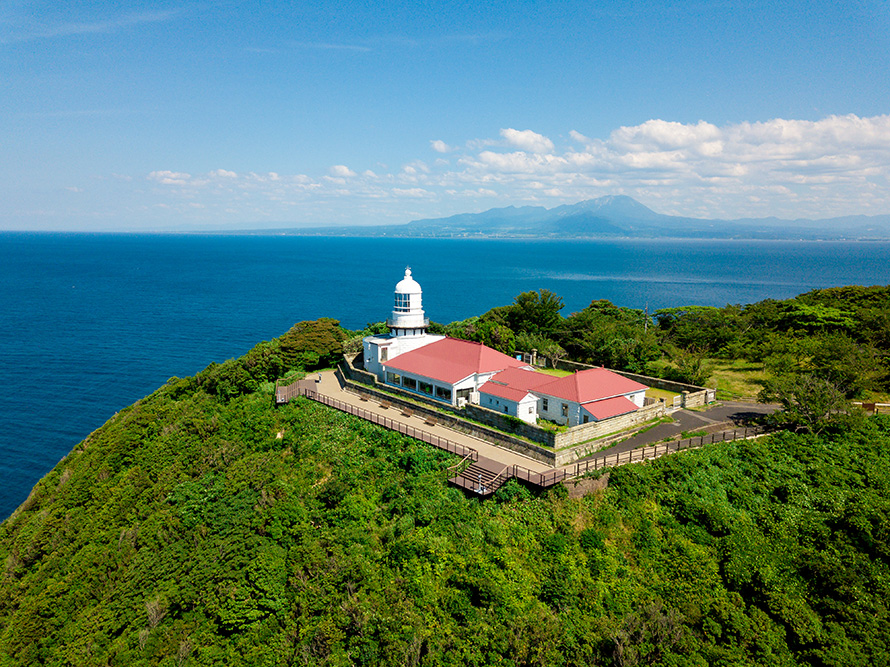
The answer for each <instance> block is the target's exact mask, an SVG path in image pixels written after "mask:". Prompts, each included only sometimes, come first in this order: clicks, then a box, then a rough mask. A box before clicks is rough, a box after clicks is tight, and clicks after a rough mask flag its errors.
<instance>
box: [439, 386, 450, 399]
mask: <svg viewBox="0 0 890 667" xmlns="http://www.w3.org/2000/svg"><path fill="white" fill-rule="evenodd" d="M436 398H441V399H442V400H443V401H450V400H451V390H450V389H446V388H445V387H436Z"/></svg>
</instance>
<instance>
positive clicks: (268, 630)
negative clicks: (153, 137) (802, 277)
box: [0, 288, 890, 667]
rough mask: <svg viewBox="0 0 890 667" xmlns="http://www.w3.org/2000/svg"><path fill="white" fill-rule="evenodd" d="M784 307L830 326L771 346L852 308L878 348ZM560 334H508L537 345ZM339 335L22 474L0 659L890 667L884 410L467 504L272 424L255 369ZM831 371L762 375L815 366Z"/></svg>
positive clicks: (339, 426)
mask: <svg viewBox="0 0 890 667" xmlns="http://www.w3.org/2000/svg"><path fill="white" fill-rule="evenodd" d="M852 289H854V290H863V289H864V288H852ZM881 289H884V288H881ZM826 292H829V291H826ZM811 294H812V293H811ZM856 294H859V295H860V296H862V295H861V294H860V292H858V291H857V292H856ZM805 297H808V295H803V296H802V297H798V299H804V298H805ZM843 298H844V299H847V300H848V301H851V302H852V300H851V299H849V298H848V297H843ZM882 298H886V293H884V296H883V297H882ZM557 299H558V298H557ZM792 301H795V300H792ZM519 302H520V299H517V304H516V305H517V306H518V305H519ZM862 302H869V301H868V299H866V298H865V297H864V296H863V297H862ZM775 303H776V304H784V303H786V302H775ZM542 304H543V305H547V308H549V309H550V310H551V311H553V307H554V306H555V305H561V304H555V303H553V299H550V298H549V297H548V296H547V295H543V294H540V293H539V294H538V297H537V298H529V299H527V300H526V303H525V304H524V305H523V306H521V307H522V308H523V311H524V314H520V315H517V314H516V313H515V311H511V310H510V309H511V308H512V307H510V306H508V307H505V308H504V309H501V310H500V311H498V312H496V313H487V314H486V315H485V316H483V317H482V318H479V321H482V322H483V323H485V322H492V323H493V324H494V325H497V326H499V327H504V328H506V329H508V330H509V331H510V332H511V333H512V332H514V329H513V328H512V327H517V328H518V327H519V326H520V325H518V324H517V322H522V321H523V319H522V318H523V317H532V318H535V317H537V315H534V313H535V312H536V310H535V309H536V308H537V307H538V306H541V305H542ZM800 304H804V305H807V306H811V307H812V308H817V305H814V304H821V306H820V307H824V308H834V309H836V310H839V311H842V312H844V313H846V315H838V314H837V313H835V312H833V311H831V312H827V313H826V311H824V310H821V311H819V313H821V314H819V317H820V318H823V319H825V318H827V319H830V320H831V321H832V322H833V323H834V324H831V325H828V324H825V323H824V322H823V324H821V325H818V326H817V325H815V324H813V323H812V321H811V322H810V326H812V329H810V330H801V331H798V330H797V329H793V328H789V329H787V330H785V329H777V330H776V331H775V332H774V335H772V336H771V335H768V334H765V335H766V337H767V338H773V339H775V340H778V339H779V338H782V337H784V339H785V340H786V341H795V340H798V341H804V340H805V338H806V336H808V335H809V336H814V337H817V338H818V337H820V336H835V335H841V332H839V331H836V330H835V329H834V328H832V327H836V326H842V325H843V321H844V318H845V317H851V318H853V319H854V320H855V321H856V322H858V323H859V325H857V327H854V328H853V329H848V330H847V331H846V333H843V335H845V336H847V338H848V339H849V340H851V341H853V342H854V343H855V344H856V346H857V349H860V350H861V349H864V347H865V346H867V345H871V346H872V347H873V348H874V349H875V350H878V351H880V350H886V349H887V348H886V341H882V340H879V337H880V335H881V332H879V331H877V329H878V328H879V327H880V326H881V325H880V322H881V321H882V320H881V317H880V314H879V313H877V312H875V313H873V318H872V320H868V321H872V322H874V323H875V324H874V327H875V329H874V330H871V331H870V330H868V329H867V327H865V325H863V322H865V321H866V320H867V318H866V315H865V312H866V311H867V310H868V309H867V308H865V307H863V308H860V309H858V310H856V309H852V308H846V309H844V308H840V307H839V306H838V305H837V304H832V303H831V302H828V303H826V302H820V301H818V299H817V300H815V301H807V300H802V301H800ZM755 305H757V304H755ZM788 307H790V308H794V307H796V306H795V305H794V304H790V305H788V304H786V306H781V307H779V306H778V305H776V306H775V308H772V309H766V308H765V307H763V308H764V309H766V310H770V312H788V311H787V310H786V309H787V308H788ZM747 308H749V307H746V308H744V309H741V310H742V311H746V310H747ZM876 308H877V309H879V307H877V306H876ZM613 310H617V311H619V312H617V313H616V312H613ZM718 310H720V309H718ZM730 310H731V309H730ZM804 310H805V309H804ZM817 310H818V309H817ZM622 311H626V309H617V308H616V307H614V306H611V304H607V303H604V302H594V304H591V308H589V309H587V313H586V315H584V317H589V318H591V320H596V318H606V319H604V320H603V321H609V322H612V323H613V324H614V325H615V329H614V331H615V332H617V333H616V336H617V335H619V334H624V333H627V332H633V331H635V329H634V328H633V327H634V326H636V325H635V324H634V321H633V317H632V316H634V315H633V311H631V312H622ZM511 312H512V313H513V314H512V315H511V314H510V313H511ZM801 312H804V311H801ZM529 313H532V315H528V314H529ZM555 313H556V314H557V316H558V313H559V308H556V309H555ZM851 313H852V314H851ZM711 315H713V313H711ZM810 315H812V311H810ZM548 317H549V316H548ZM572 317H574V316H572ZM667 317H668V318H669V319H671V320H672V321H673V324H672V325H671V326H670V327H669V326H667V325H665V330H664V331H662V330H661V325H659V331H657V332H655V333H654V334H653V335H654V336H656V343H655V344H656V345H657V346H661V345H664V344H665V343H664V340H665V338H664V337H665V336H666V333H665V331H667V329H670V328H674V329H675V330H676V331H677V332H678V333H675V334H674V335H675V338H674V339H673V343H674V344H676V345H680V346H682V345H684V344H685V343H684V342H683V341H682V336H681V335H680V333H679V331H682V327H680V328H679V329H677V327H679V326H680V325H679V323H681V322H683V321H684V318H685V317H687V315H686V314H677V313H673V314H667ZM739 317H748V315H743V314H742V315H739ZM751 317H753V315H751ZM807 317H809V315H807ZM764 318H765V316H764ZM570 319H572V318H571V317H570V318H564V319H561V318H559V317H557V319H556V324H553V321H552V319H549V320H545V319H542V320H540V321H539V322H550V324H549V325H547V326H551V327H557V328H553V329H547V328H545V327H543V326H539V328H538V329H537V330H533V329H531V328H529V327H528V325H527V324H523V325H521V326H523V327H525V328H524V329H522V330H520V331H518V332H516V333H514V336H516V335H528V336H540V337H541V338H543V339H546V340H551V341H554V342H556V340H555V339H554V338H553V337H552V336H554V335H556V332H558V331H559V330H560V329H559V328H558V327H564V326H566V324H567V322H566V321H567V320H570ZM767 319H768V318H767ZM576 321H581V320H576ZM454 326H455V327H457V326H461V325H460V323H457V324H456V325H454ZM621 326H627V327H628V329H626V330H624V329H621ZM843 326H846V325H843ZM735 328H738V327H735ZM761 328H763V327H761ZM489 330H492V331H493V330H495V329H494V328H493V327H490V329H489ZM651 330H652V328H651V327H650V328H649V330H648V331H647V330H645V328H644V329H643V333H644V334H646V335H648V334H649V333H650V332H651ZM577 331H579V332H581V334H583V333H584V331H585V330H584V329H583V328H579V329H577ZM742 333H743V334H744V335H746V336H747V335H752V336H753V335H754V334H751V333H750V330H744V329H743V330H742ZM884 333H886V332H884ZM591 335H594V334H593V333H592V332H591ZM689 335H692V333H691V332H690V333H689ZM345 337H346V334H345V332H343V331H342V330H340V328H339V326H338V325H337V323H336V321H334V320H319V321H317V322H311V323H300V324H298V325H295V327H294V328H293V329H291V331H289V332H288V333H287V334H285V335H284V336H282V337H281V338H279V339H277V340H274V341H271V342H267V343H261V344H260V345H258V346H257V347H256V348H254V349H253V350H251V351H250V352H249V353H248V354H247V355H245V356H244V357H241V358H240V359H237V360H230V361H228V362H226V363H224V364H212V365H211V366H209V367H208V368H207V369H206V370H205V371H202V372H201V373H199V374H198V375H197V376H195V377H192V378H184V379H179V378H171V380H170V381H169V382H168V383H167V384H166V385H165V386H163V387H161V388H160V389H158V390H157V391H156V392H154V393H153V394H151V395H150V396H148V397H146V398H145V399H142V400H141V401H139V402H137V403H136V404H134V405H133V406H130V407H129V408H126V409H124V410H122V411H121V412H120V413H118V414H117V415H115V417H114V418H112V419H111V420H109V422H108V423H107V424H105V425H104V426H103V427H102V428H100V429H98V430H97V431H95V432H94V433H93V434H91V435H90V436H89V437H88V438H87V439H86V440H85V441H84V442H83V443H81V444H80V445H78V446H77V447H76V448H75V449H74V450H73V451H72V452H71V454H69V456H67V457H66V458H65V459H64V460H63V461H61V462H60V463H59V465H58V466H57V467H56V468H55V469H54V470H53V471H52V472H51V473H50V474H48V475H47V476H46V477H45V478H44V479H43V480H41V482H40V483H38V484H37V486H36V487H35V488H34V490H33V492H32V494H31V495H30V496H29V498H28V500H27V501H26V502H25V503H24V504H23V505H22V507H20V508H19V510H17V511H16V513H15V514H14V515H13V516H12V517H10V518H9V519H8V520H7V521H5V522H4V523H3V524H2V526H0V561H2V563H3V571H2V575H0V667H6V666H7V665H9V666H11V665H30V664H52V665H97V664H110V665H208V664H217V665H233V664H234V665H237V664H244V665H290V664H297V665H303V664H305V665H356V664H359V665H380V664H390V665H406V664H407V665H411V664H423V665H440V664H445V665H468V664H469V665H595V664H602V665H650V664H662V665H702V666H704V665H746V664H750V665H775V664H780V665H879V664H888V663H890V631H888V629H887V628H888V627H890V613H888V601H890V419H888V418H887V417H874V418H870V419H864V418H862V417H861V416H857V415H855V414H850V415H844V416H843V417H842V418H841V417H839V416H838V415H836V414H828V415H823V416H822V418H820V419H819V420H818V421H817V422H815V423H816V424H817V425H818V427H816V428H811V429H810V432H808V433H791V432H784V433H780V434H777V435H772V436H769V437H767V438H762V439H759V440H756V441H741V442H733V443H722V444H719V445H714V446H711V447H706V448H705V449H702V450H698V451H689V452H684V453H682V454H679V455H675V456H670V457H666V458H663V459H660V460H657V461H654V462H650V463H647V464H639V465H632V466H625V467H622V468H618V469H615V470H613V471H611V474H610V480H609V485H608V488H606V489H605V490H600V491H597V492H595V493H592V494H589V495H587V496H585V497H583V498H580V499H571V498H569V497H567V493H566V490H565V489H564V488H563V487H556V488H554V489H553V490H551V491H548V492H545V493H537V492H535V491H534V490H531V489H528V488H525V487H523V486H522V485H520V484H519V483H516V482H511V483H509V484H508V485H506V486H505V487H503V488H502V489H501V490H500V491H499V492H498V494H496V496H495V497H494V498H493V499H491V500H485V501H479V500H478V499H475V498H467V497H465V496H464V495H463V493H462V492H460V491H459V490H457V489H456V488H453V487H450V486H449V485H448V484H447V482H446V479H447V477H448V476H449V475H450V474H451V472H450V471H449V470H448V469H447V468H448V467H449V466H451V465H453V464H454V463H456V462H457V459H456V458H455V457H452V456H450V455H447V454H445V453H443V452H440V451H439V450H436V449H434V448H431V447H428V446H426V445H423V444H422V443H419V442H416V441H413V440H411V439H408V438H404V437H402V436H399V435H397V434H395V433H392V432H389V431H386V430H383V429H381V428H379V427H376V426H373V425H371V424H369V423H366V422H363V421H361V420H359V419H356V418H353V417H350V416H348V415H345V414H343V413H339V412H337V411H335V410H332V409H328V408H326V407H324V406H321V405H318V404H315V403H312V402H310V401H306V400H303V399H300V400H298V401H295V402H293V403H291V404H289V405H287V406H285V407H282V408H278V409H276V408H274V407H273V402H272V393H271V384H270V381H271V380H273V379H274V378H276V377H279V376H281V375H284V374H291V375H292V374H294V373H296V372H299V371H300V369H305V368H314V367H321V366H324V365H327V364H329V363H331V361H333V360H335V359H336V358H337V354H338V353H339V346H340V345H341V343H342V341H343V340H344V339H345ZM567 340H568V339H562V342H566V341H567ZM560 344H561V343H560ZM627 347H628V349H634V348H633V346H631V345H630V344H628V346H627ZM725 347H727V345H726V344H724V345H723V346H722V347H721V348H720V349H723V348H725ZM565 349H566V351H568V348H565ZM771 349H772V350H773V351H772V352H771V354H776V353H777V352H775V350H776V349H779V350H782V349H785V348H782V347H781V346H779V347H777V348H771ZM814 349H815V348H814ZM881 354H882V353H880V352H879V353H878V354H876V356H875V360H876V361H875V363H878V364H883V363H886V357H884V356H881ZM825 358H826V357H825V355H823V356H819V355H818V354H816V353H815V352H814V353H812V354H811V355H809V356H808V357H807V358H806V359H798V360H797V361H796V362H795V363H797V364H798V365H804V366H805V367H804V368H798V367H796V366H794V365H790V366H788V367H786V368H790V369H791V372H789V373H787V374H786V375H784V376H782V377H790V378H794V377H800V378H804V377H818V378H827V377H834V376H829V375H828V374H827V371H823V370H819V369H822V368H831V367H832V366H831V365H830V364H828V363H827V362H823V361H822V360H823V359H825ZM823 363H826V364H827V365H826V366H824V367H823V366H822V365H820V364H823ZM817 373H818V374H817ZM881 377H883V376H876V378H881ZM857 379H858V376H857ZM880 381H884V380H883V379H881V380H880ZM832 382H834V381H832ZM832 386H834V385H832Z"/></svg>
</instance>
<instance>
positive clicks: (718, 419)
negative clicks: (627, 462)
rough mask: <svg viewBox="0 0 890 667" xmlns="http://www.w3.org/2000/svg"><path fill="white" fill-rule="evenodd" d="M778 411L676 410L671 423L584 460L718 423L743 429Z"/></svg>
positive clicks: (745, 406)
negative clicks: (729, 423) (758, 418)
mask: <svg viewBox="0 0 890 667" xmlns="http://www.w3.org/2000/svg"><path fill="white" fill-rule="evenodd" d="M778 409H779V406H778V405H766V404H762V403H736V402H731V401H724V402H721V403H719V404H717V405H715V406H714V407H712V408H708V409H707V410H703V411H701V412H699V411H697V410H678V411H677V412H675V413H673V414H672V415H671V416H672V417H673V418H674V423H671V424H659V425H658V426H656V427H654V428H651V429H649V430H648V431H646V432H645V433H639V434H637V435H635V436H633V437H631V438H628V439H627V440H625V441H623V442H619V443H618V444H617V445H614V446H612V447H609V448H608V449H604V450H602V451H599V452H596V454H591V455H590V456H588V457H586V458H595V457H599V456H605V455H607V454H618V453H620V452H627V451H630V450H631V449H636V448H637V447H642V446H644V445H651V444H654V443H656V442H660V441H662V440H664V439H665V438H672V439H677V440H679V439H680V434H681V433H683V431H701V430H702V429H705V428H707V427H709V426H713V425H714V424H719V423H722V422H732V424H733V426H727V428H728V429H731V428H734V427H736V426H739V427H740V426H744V425H745V424H750V422H751V420H752V419H754V418H756V417H759V416H761V415H768V414H770V413H773V412H775V411H776V410H778Z"/></svg>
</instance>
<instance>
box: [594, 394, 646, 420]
mask: <svg viewBox="0 0 890 667" xmlns="http://www.w3.org/2000/svg"><path fill="white" fill-rule="evenodd" d="M581 407H582V408H583V409H584V410H586V411H587V412H589V413H590V414H591V415H593V418H594V419H596V420H597V421H600V420H602V419H608V418H609V417H617V416H618V415H626V414H627V413H628V412H633V411H634V410H636V409H637V406H636V404H635V403H634V402H633V401H631V400H630V399H628V398H625V397H624V396H614V397H612V398H604V399H603V400H601V401H593V402H591V403H585V404H584V405H582V406H581Z"/></svg>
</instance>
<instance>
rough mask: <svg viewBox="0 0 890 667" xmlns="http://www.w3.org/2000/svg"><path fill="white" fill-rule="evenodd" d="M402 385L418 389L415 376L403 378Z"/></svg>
mask: <svg viewBox="0 0 890 667" xmlns="http://www.w3.org/2000/svg"><path fill="white" fill-rule="evenodd" d="M402 386H403V387H408V389H414V390H416V389H417V380H415V379H414V378H409V377H406V378H402Z"/></svg>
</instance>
